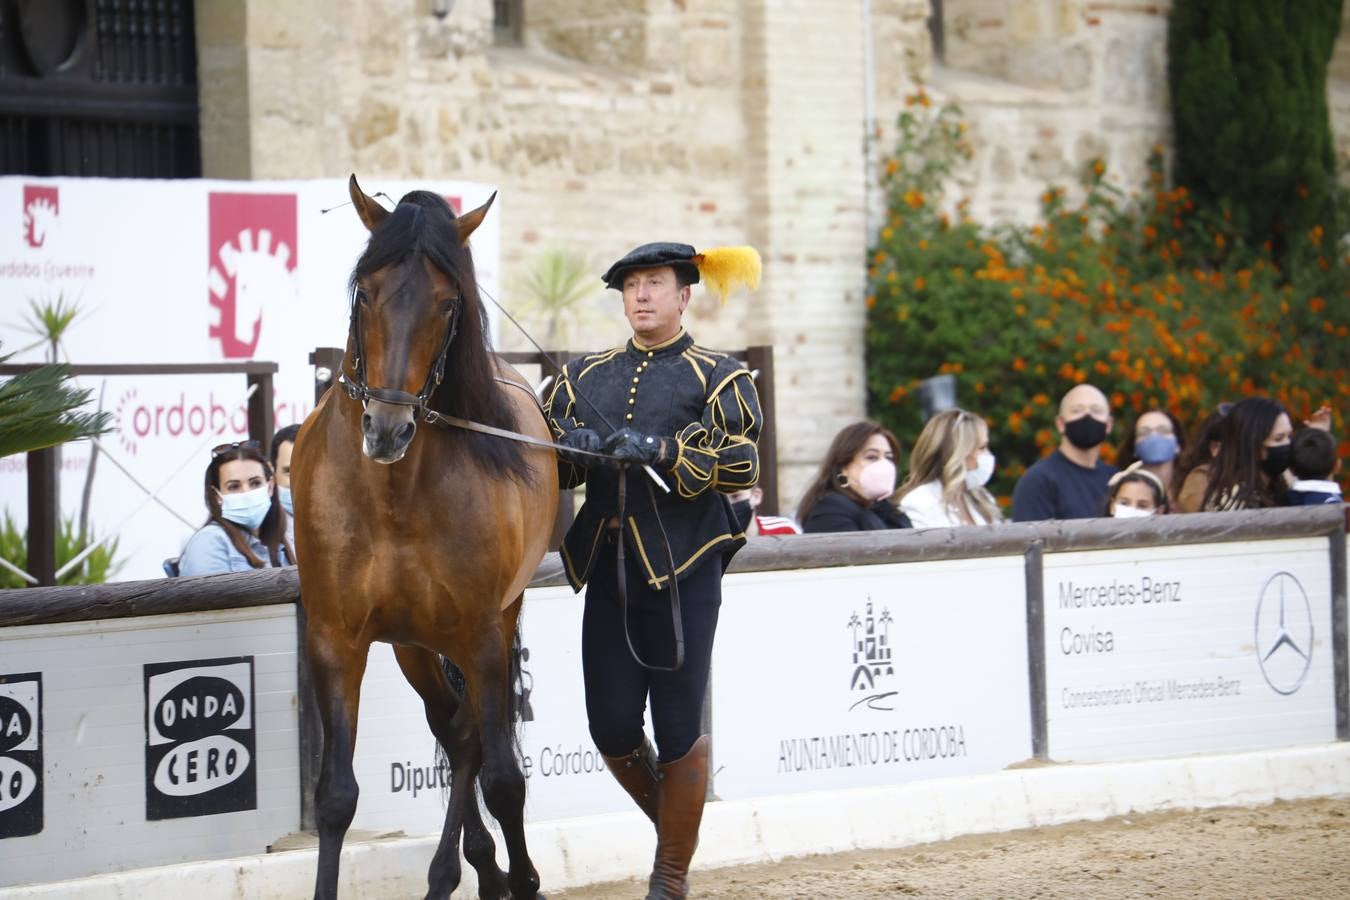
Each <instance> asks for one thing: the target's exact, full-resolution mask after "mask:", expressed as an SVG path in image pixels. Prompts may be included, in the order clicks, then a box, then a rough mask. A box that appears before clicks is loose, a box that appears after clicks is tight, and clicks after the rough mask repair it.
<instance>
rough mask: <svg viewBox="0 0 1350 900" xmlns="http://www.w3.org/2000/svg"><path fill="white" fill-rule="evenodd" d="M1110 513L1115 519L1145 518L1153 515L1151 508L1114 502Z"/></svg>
mask: <svg viewBox="0 0 1350 900" xmlns="http://www.w3.org/2000/svg"><path fill="white" fill-rule="evenodd" d="M1111 515H1112V516H1114V517H1115V518H1117V519H1147V518H1148V517H1149V516H1151V515H1153V510H1151V509H1140V508H1139V507H1137V506H1125V505H1124V504H1121V503H1116V504H1114V505H1113V506H1112V507H1111Z"/></svg>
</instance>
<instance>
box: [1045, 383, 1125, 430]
mask: <svg viewBox="0 0 1350 900" xmlns="http://www.w3.org/2000/svg"><path fill="white" fill-rule="evenodd" d="M1083 416H1091V417H1092V418H1094V419H1096V420H1097V421H1098V422H1104V423H1105V424H1106V429H1107V431H1108V432H1109V431H1110V430H1111V408H1110V407H1109V406H1108V405H1107V403H1106V395H1105V394H1103V393H1102V392H1101V391H1099V390H1097V389H1096V388H1095V387H1092V386H1091V385H1088V384H1080V385H1078V386H1077V387H1075V388H1074V389H1073V390H1071V391H1069V392H1068V393H1067V394H1065V395H1064V399H1063V401H1061V402H1060V404H1059V416H1058V417H1057V418H1056V419H1055V427H1056V428H1057V429H1058V430H1059V433H1060V434H1063V433H1064V425H1065V423H1067V422H1072V421H1073V420H1074V419H1081V418H1083Z"/></svg>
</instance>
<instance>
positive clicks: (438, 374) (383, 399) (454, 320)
mask: <svg viewBox="0 0 1350 900" xmlns="http://www.w3.org/2000/svg"><path fill="white" fill-rule="evenodd" d="M463 307H464V295H463V294H460V295H459V296H457V297H456V298H455V306H454V309H453V310H452V311H451V313H450V324H449V325H448V326H446V329H445V336H444V337H443V338H441V346H440V350H439V351H438V352H437V354H436V361H435V362H434V363H432V365H431V371H429V372H427V377H426V379H425V380H424V381H423V382H422V389H421V390H420V391H418V392H417V394H416V395H413V394H410V393H408V392H407V391H398V390H394V389H393V388H373V387H371V386H370V385H368V384H366V351H365V341H363V340H362V338H361V298H360V297H359V296H357V297H353V298H352V317H351V324H350V325H349V326H348V336H349V337H350V339H351V342H352V360H351V362H352V366H351V368H352V373H351V376H350V377H348V375H347V373H346V372H343V373H342V375H341V376H339V378H338V383H339V384H341V385H342V389H343V390H344V391H345V392H346V393H347V396H348V397H351V398H352V399H353V400H358V401H360V403H361V406H362V408H363V409H364V408H365V406H366V404H368V403H369V402H370V401H371V400H374V401H376V402H378V403H389V404H391V405H393V406H410V407H412V410H413V418H414V419H415V420H416V419H421V420H424V421H428V422H430V421H432V419H433V417H435V415H436V413H435V412H434V411H433V410H432V409H431V408H430V407H429V406H428V405H427V404H428V402H429V401H430V400H431V395H432V393H434V392H435V390H436V388H438V387H439V386H440V384H441V382H442V381H443V380H444V379H445V361H446V357H448V356H449V355H450V343H451V342H452V341H453V340H454V339H455V334H456V333H458V331H459V314H460V310H461V309H463Z"/></svg>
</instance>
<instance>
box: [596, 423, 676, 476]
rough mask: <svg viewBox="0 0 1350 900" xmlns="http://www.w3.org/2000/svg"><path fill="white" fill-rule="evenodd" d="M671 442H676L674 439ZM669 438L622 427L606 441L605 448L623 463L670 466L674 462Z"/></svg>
mask: <svg viewBox="0 0 1350 900" xmlns="http://www.w3.org/2000/svg"><path fill="white" fill-rule="evenodd" d="M669 443H674V442H673V441H671V442H669ZM666 447H667V440H666V439H665V438H660V437H657V436H656V435H654V434H643V433H642V432H640V431H634V430H633V429H631V428H620V429H619V430H618V431H616V432H614V433H613V434H611V435H610V436H609V438H608V439H606V441H605V449H606V450H607V451H609V452H610V453H611V454H613V455H614V457H615V458H616V459H618V460H619V462H621V463H627V464H629V465H636V466H660V467H662V468H669V466H670V464H671V463H673V462H674V460H673V459H670V460H668V459H667V458H666V454H667V449H666Z"/></svg>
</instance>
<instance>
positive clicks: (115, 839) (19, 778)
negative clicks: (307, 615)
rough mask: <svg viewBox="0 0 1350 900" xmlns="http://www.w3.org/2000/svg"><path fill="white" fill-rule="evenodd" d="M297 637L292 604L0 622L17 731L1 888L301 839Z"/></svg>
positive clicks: (0, 746) (0, 763) (2, 682)
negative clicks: (60, 621) (18, 710)
mask: <svg viewBox="0 0 1350 900" xmlns="http://www.w3.org/2000/svg"><path fill="white" fill-rule="evenodd" d="M295 642H296V634H295V613H294V611H293V608H292V607H290V606H273V607H264V608H258V609H248V610H232V611H226V612H214V613H185V614H182V615H165V616H151V617H144V618H133V619H114V620H104V621H97V622H79V623H72V624H64V625H32V626H24V627H15V628H3V629H0V717H6V712H9V713H10V715H9V716H7V717H6V718H7V719H8V721H9V723H10V724H11V725H13V724H14V723H15V722H17V723H18V724H19V726H20V727H21V728H24V733H22V734H15V735H13V736H14V737H16V738H20V740H19V742H18V743H17V744H16V745H13V746H11V744H13V742H12V741H11V742H0V771H4V772H5V773H6V774H7V775H8V778H7V779H6V784H7V787H6V788H3V789H0V860H3V863H0V886H4V885H13V884H26V883H29V882H46V881H56V880H60V879H65V878H75V877H78V876H82V875H89V874H94V873H100V872H115V871H119V870H123V869H133V868H140V867H144V866H155V865H165V864H170V863H176V862H180V861H184V860H194V859H216V858H222V857H229V856H238V855H243V854H251V853H261V852H263V851H264V850H265V849H266V847H267V845H268V844H270V843H272V842H273V841H275V840H276V839H277V838H279V837H282V836H284V835H286V834H288V833H291V832H294V831H296V830H297V829H298V828H299V826H300V795H299V790H300V785H299V768H298V765H299V764H298V759H299V755H298V753H299V749H298V744H297V720H296V677H295V664H296V653H295V648H296V643H295ZM16 704H17V705H18V706H21V707H23V708H24V710H25V712H26V713H27V714H26V715H21V716H20V717H19V719H15V718H14V716H13V713H14V710H15V707H16ZM6 730H8V729H6ZM11 787H17V790H14V791H12V792H11V790H10V788H11ZM16 814H17V816H16Z"/></svg>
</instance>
